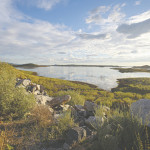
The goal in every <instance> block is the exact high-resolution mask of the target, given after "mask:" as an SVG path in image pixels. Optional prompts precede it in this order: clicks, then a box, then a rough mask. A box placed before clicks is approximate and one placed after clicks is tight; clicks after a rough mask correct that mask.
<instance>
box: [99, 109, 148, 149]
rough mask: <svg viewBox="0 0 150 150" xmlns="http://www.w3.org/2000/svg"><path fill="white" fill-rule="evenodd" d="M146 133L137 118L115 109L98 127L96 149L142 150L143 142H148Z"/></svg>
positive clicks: (143, 147)
mask: <svg viewBox="0 0 150 150" xmlns="http://www.w3.org/2000/svg"><path fill="white" fill-rule="evenodd" d="M147 133H149V131H147V130H146V127H144V126H142V125H141V123H140V121H139V120H138V119H137V118H132V117H131V116H130V114H129V113H127V114H124V113H119V112H118V111H117V112H116V113H115V114H114V115H113V116H112V117H110V118H109V119H108V121H107V122H105V123H104V125H103V126H102V127H99V129H98V144H97V149H102V150H105V149H107V150H112V149H118V148H119V149H121V150H132V149H133V150H144V149H145V146H146V145H145V142H146V141H148V142H147V143H150V142H149V139H148V138H149V137H148V136H147V135H148V134H147ZM147 145H148V144H147Z"/></svg>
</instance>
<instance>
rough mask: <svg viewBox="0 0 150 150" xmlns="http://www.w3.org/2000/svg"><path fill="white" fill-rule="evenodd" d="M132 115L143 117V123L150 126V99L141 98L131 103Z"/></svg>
mask: <svg viewBox="0 0 150 150" xmlns="http://www.w3.org/2000/svg"><path fill="white" fill-rule="evenodd" d="M130 110H131V115H132V116H136V117H139V118H141V119H142V123H143V124H144V125H147V126H149V127H150V99H140V100H138V101H136V102H134V103H132V104H131V107H130Z"/></svg>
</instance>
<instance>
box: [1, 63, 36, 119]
mask: <svg viewBox="0 0 150 150" xmlns="http://www.w3.org/2000/svg"><path fill="white" fill-rule="evenodd" d="M7 67H8V68H9V65H7V64H3V63H2V64H1V65H0V117H1V120H8V119H9V120H12V119H20V118H22V117H23V116H24V114H25V113H26V112H28V111H29V110H30V109H31V108H32V107H33V105H34V103H35V99H34V96H33V95H31V94H26V93H25V90H24V89H22V88H15V84H16V75H15V74H14V72H13V70H11V69H9V70H8V69H6V68H7ZM10 68H11V67H10Z"/></svg>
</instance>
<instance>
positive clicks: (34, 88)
mask: <svg viewBox="0 0 150 150" xmlns="http://www.w3.org/2000/svg"><path fill="white" fill-rule="evenodd" d="M36 90H37V86H36V85H32V86H31V87H30V91H31V92H32V93H34V92H35V91H36Z"/></svg>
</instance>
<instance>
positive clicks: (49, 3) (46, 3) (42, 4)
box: [36, 0, 62, 10]
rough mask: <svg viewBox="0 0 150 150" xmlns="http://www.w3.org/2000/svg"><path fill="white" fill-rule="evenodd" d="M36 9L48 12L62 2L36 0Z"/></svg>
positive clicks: (56, 0) (57, 0)
mask: <svg viewBox="0 0 150 150" xmlns="http://www.w3.org/2000/svg"><path fill="white" fill-rule="evenodd" d="M36 1H37V7H38V8H43V9H45V10H50V9H51V8H52V7H53V6H54V5H56V4H57V3H60V2H61V1H62V0H36Z"/></svg>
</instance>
